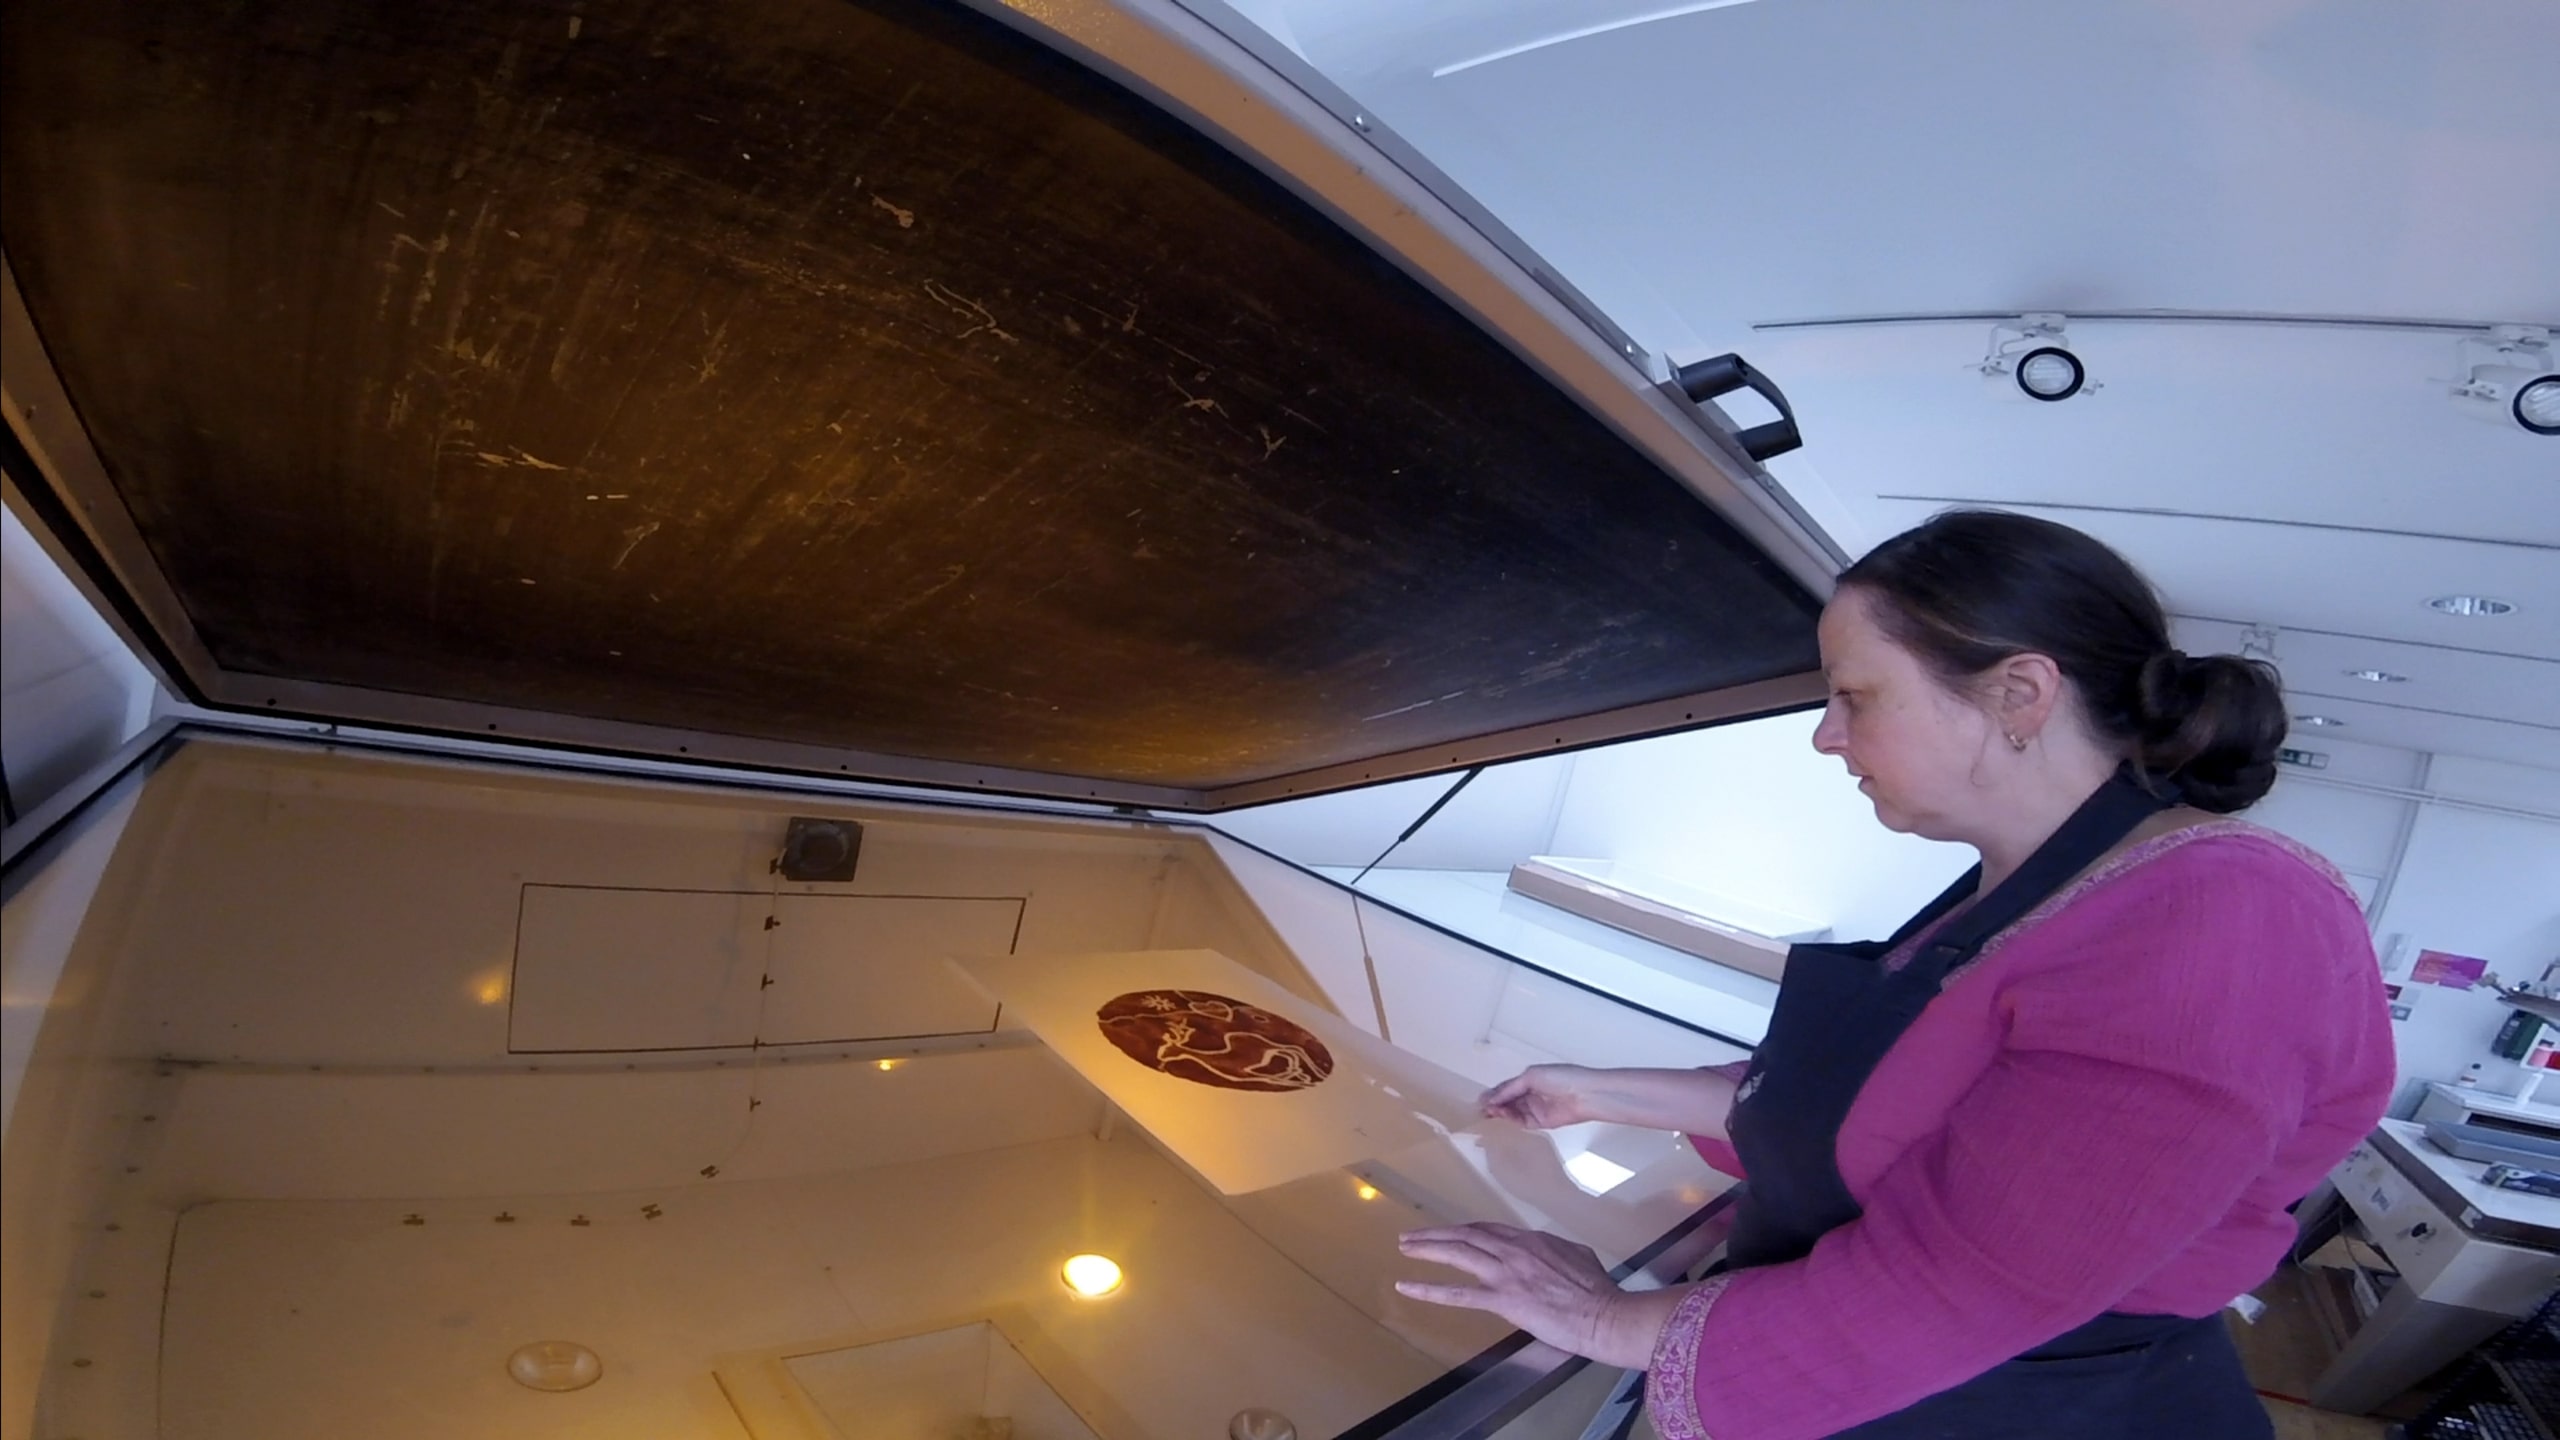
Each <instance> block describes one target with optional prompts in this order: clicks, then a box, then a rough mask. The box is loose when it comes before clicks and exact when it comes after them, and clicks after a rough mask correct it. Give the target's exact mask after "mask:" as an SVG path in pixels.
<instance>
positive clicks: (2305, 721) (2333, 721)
mask: <svg viewBox="0 0 2560 1440" xmlns="http://www.w3.org/2000/svg"><path fill="white" fill-rule="evenodd" d="M2293 723H2294V724H2296V725H2309V726H2312V727H2313V728H2315V729H2324V730H2334V729H2336V728H2337V727H2339V726H2341V725H2344V724H2346V723H2347V722H2346V721H2344V720H2340V719H2338V718H2336V717H2334V716H2330V715H2296V716H2294V717H2293Z"/></svg>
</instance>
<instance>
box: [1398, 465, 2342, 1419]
mask: <svg viewBox="0 0 2560 1440" xmlns="http://www.w3.org/2000/svg"><path fill="white" fill-rule="evenodd" d="M1820 637H1821V645H1822V657H1823V666H1824V670H1825V673H1826V674H1827V676H1828V677H1829V681H1830V685H1831V698H1830V703H1829V706H1828V708H1827V709H1826V710H1825V711H1824V713H1823V718H1822V723H1821V725H1820V727H1819V728H1818V729H1816V730H1815V732H1814V746H1815V748H1816V749H1818V750H1820V751H1822V752H1823V753H1825V754H1829V755H1837V756H1839V757H1840V758H1841V759H1842V760H1843V761H1844V762H1845V763H1846V764H1847V766H1848V769H1849V773H1850V774H1852V775H1854V776H1856V777H1857V780H1858V788H1859V790H1860V791H1861V792H1863V793H1864V794H1865V795H1866V796H1867V797H1868V798H1869V800H1870V801H1871V802H1872V803H1873V804H1874V806H1875V810H1876V818H1877V819H1879V820H1881V821H1882V822H1883V823H1884V824H1885V825H1887V826H1888V827H1890V828H1892V829H1895V830H1902V831H1907V832H1910V833H1913V834H1918V835H1925V836H1928V837H1930V838H1932V839H1939V840H1952V841H1959V842H1962V843H1964V844H1967V845H1970V846H1972V847H1973V848H1974V849H1975V850H1976V851H1978V852H1979V853H1980V855H1981V864H1980V865H1979V866H1978V867H1976V869H1975V870H1974V871H1973V872H1971V873H1968V874H1967V875H1966V876H1965V877H1964V878H1963V879H1961V880H1959V881H1958V882H1957V883H1956V885H1955V886H1954V887H1953V888H1952V889H1950V890H1949V891H1948V892H1947V893H1946V894H1945V895H1942V896H1940V897H1939V898H1938V900H1936V901H1935V902H1933V903H1932V904H1930V905H1929V906H1928V907H1927V908H1926V909H1924V910H1923V911H1922V912H1921V913H1920V914H1919V915H1917V916H1915V917H1914V918H1913V919H1912V921H1911V922H1910V924H1908V925H1906V926H1905V927H1904V929H1903V932H1902V933H1901V934H1899V935H1896V936H1895V937H1893V939H1891V940H1889V941H1883V942H1875V943H1865V944H1850V945H1809V946H1798V947H1796V949H1795V950H1794V952H1792V953H1791V954H1790V956H1789V959H1788V964H1787V971H1786V980H1785V982H1784V984H1783V985H1782V986H1781V987H1780V990H1779V995H1778V1002H1777V1007H1776V1010H1775V1012H1774V1014H1773V1015H1772V1017H1771V1021H1770V1026H1769V1032H1768V1035H1767V1038H1766V1039H1765V1040H1764V1041H1763V1042H1762V1044H1761V1046H1760V1048H1759V1049H1758V1051H1757V1052H1755V1053H1754V1055H1753V1056H1752V1058H1751V1060H1750V1062H1749V1064H1748V1068H1747V1070H1743V1069H1742V1067H1733V1068H1730V1069H1727V1070H1720V1071H1703V1072H1701V1071H1600V1070H1588V1069H1583V1068H1581V1067H1577V1066H1569V1065H1542V1066H1537V1067H1534V1068H1532V1069H1531V1070H1529V1071H1528V1072H1526V1073H1525V1074H1523V1075H1521V1076H1519V1077H1518V1078H1516V1079H1513V1080H1510V1081H1508V1082H1506V1083H1504V1084H1502V1085H1499V1086H1496V1087H1495V1088H1494V1089H1492V1090H1491V1091H1488V1092H1487V1093H1486V1095H1485V1107H1486V1110H1487V1113H1489V1114H1495V1115H1502V1116H1507V1117H1509V1118H1511V1119H1514V1120H1517V1121H1519V1122H1521V1123H1523V1124H1527V1125H1531V1126H1538V1127H1546V1126H1553V1125H1560V1124H1567V1123H1571V1122H1574V1121H1580V1120H1614V1121H1618V1122H1620V1123H1633V1124H1652V1125H1658V1126H1663V1127H1666V1128H1675V1129H1680V1130H1684V1131H1686V1132H1687V1133H1688V1134H1690V1135H1691V1136H1692V1137H1693V1138H1694V1139H1695V1140H1696V1141H1697V1142H1698V1143H1699V1148H1700V1150H1701V1151H1702V1152H1703V1153H1705V1154H1707V1155H1708V1157H1709V1158H1710V1159H1713V1160H1718V1161H1719V1163H1721V1164H1724V1165H1726V1166H1727V1168H1734V1169H1736V1170H1737V1171H1738V1173H1741V1174H1743V1175H1744V1176H1745V1178H1746V1179H1747V1181H1748V1186H1747V1189H1746V1191H1745V1193H1744V1197H1743V1199H1742V1201H1741V1202H1740V1203H1739V1204H1738V1205H1737V1207H1736V1218H1735V1226H1734V1232H1733V1237H1732V1240H1731V1242H1730V1244H1729V1246H1728V1252H1727V1253H1728V1268H1726V1269H1724V1270H1722V1271H1720V1272H1719V1273H1717V1274H1715V1275H1713V1276H1711V1277H1710V1278H1708V1279H1707V1280H1706V1281H1704V1282H1703V1283H1700V1284H1696V1285H1689V1286H1678V1287H1672V1288H1669V1289H1664V1290H1657V1291H1650V1292H1644V1293H1638V1294H1628V1293H1624V1292H1621V1291H1619V1290H1618V1289H1617V1288H1616V1287H1615V1286H1614V1285H1612V1284H1611V1283H1610V1282H1609V1281H1608V1279H1607V1277H1606V1275H1605V1273H1604V1272H1603V1271H1602V1270H1601V1268H1600V1266H1599V1263H1598V1261H1597V1260H1596V1259H1595V1258H1594V1257H1593V1256H1592V1254H1591V1252H1590V1251H1589V1250H1587V1249H1585V1248H1583V1247H1581V1246H1577V1245H1571V1244H1568V1243H1566V1242H1564V1241H1562V1240H1559V1239H1557V1238H1555V1237H1553V1236H1548V1235H1539V1234H1533V1233H1530V1232H1526V1231H1520V1230H1515V1229H1511V1228H1508V1227H1503V1226H1493V1225H1462V1226H1454V1227H1447V1228H1441V1229H1431V1230H1420V1231H1415V1232H1413V1233H1412V1234H1410V1235H1407V1236H1406V1237H1405V1238H1404V1246H1403V1248H1404V1253H1405V1254H1407V1255H1408V1256H1410V1257H1413V1258H1415V1259H1419V1260H1427V1261H1433V1262H1437V1263H1439V1264H1443V1265H1447V1266H1451V1267H1454V1268H1455V1269H1458V1270H1461V1271H1463V1272H1465V1273H1466V1274H1467V1275H1468V1276H1470V1277H1472V1278H1473V1280H1474V1281H1475V1283H1474V1284H1472V1285H1465V1284H1461V1285H1447V1284H1424V1283H1420V1282H1406V1283H1403V1284H1400V1285H1399V1286H1398V1288H1399V1289H1400V1290H1402V1291H1403V1292H1404V1293H1406V1294H1408V1295H1411V1296H1414V1297H1416V1298H1419V1299H1424V1300H1430V1301H1436V1302H1438V1303H1441V1304H1448V1305H1463V1306H1470V1307H1473V1308H1477V1309H1485V1310H1491V1311H1494V1312H1496V1313H1498V1314H1500V1315H1502V1316H1504V1317H1505V1318H1507V1319H1509V1320H1510V1321H1512V1322H1513V1323H1514V1324H1517V1325H1519V1326H1521V1327H1522V1328H1524V1329H1526V1330H1528V1331H1530V1332H1531V1333H1533V1334H1535V1335H1537V1336H1538V1337H1539V1338H1541V1339H1544V1340H1547V1341H1549V1342H1551V1343H1554V1344H1557V1345H1559V1346H1562V1347H1564V1348H1566V1349H1569V1350H1573V1351H1576V1352H1578V1353H1581V1354H1585V1355H1589V1356H1591V1357H1592V1358H1594V1359H1596V1360H1599V1361H1602V1362H1605V1363H1608V1364H1612V1365H1618V1366H1624V1367H1628V1368H1635V1367H1640V1366H1641V1367H1646V1368H1647V1369H1648V1370H1649V1375H1648V1377H1647V1381H1646V1393H1647V1401H1648V1407H1649V1409H1650V1412H1651V1414H1652V1416H1653V1420H1654V1424H1655V1426H1656V1427H1657V1428H1658V1429H1659V1430H1660V1431H1661V1433H1662V1434H1663V1436H1664V1437H1665V1440H1703V1437H1713V1440H1805V1437H1817V1436H1854V1437H1858V1440H1902V1437H1918V1436H1931V1437H1938V1436H1948V1437H1954V1436H1962V1437H1968V1440H1975V1437H2048V1436H2049V1437H2065V1436H2068V1437H2071V1440H2089V1437H2120V1440H2160V1437H2172V1436H2174V1437H2180V1440H2241V1437H2261V1436H2266V1435H2268V1434H2270V1433H2271V1431H2270V1428H2269V1423H2268V1420H2267V1417H2266V1415H2265V1413H2264V1411H2263V1409H2262V1408H2261V1407H2260V1406H2259V1404H2258V1403H2257V1400H2256V1397H2255V1396H2254V1395H2253V1394H2252V1393H2251V1390H2250V1387H2249V1385H2248V1383H2247V1381H2246V1380H2245V1379H2244V1378H2243V1377H2242V1375H2241V1370H2240V1365H2239V1359H2238V1356H2237V1354H2236V1353H2235V1352H2234V1350H2233V1349H2232V1346H2231V1342H2230V1339H2229V1336H2228V1335H2227V1334H2226V1333H2225V1331H2224V1330H2223V1328H2222V1322H2221V1319H2220V1315H2221V1311H2222V1309H2223V1307H2224V1306H2225V1305H2226V1304H2227V1303H2228V1302H2229V1301H2230V1300H2232V1299H2233V1298H2234V1297H2235V1296H2237V1295H2240V1294H2242V1293H2243V1292H2245V1291H2247V1290H2249V1289H2250V1288H2251V1287H2253V1286H2255V1285H2256V1284H2258V1283H2259V1282H2260V1281H2262V1280H2263V1279H2264V1278H2265V1277H2266V1276H2267V1274H2268V1273H2269V1272H2270V1271H2271V1270H2272V1268H2273V1266H2274V1264H2275V1263H2276V1261H2277V1260H2278V1258H2279V1257H2281V1256H2282V1254H2283V1253H2284V1251H2285V1249H2286V1246H2287V1245H2288V1244H2289V1243H2290V1241H2291V1239H2292V1235H2293V1227H2292V1224H2291V1221H2290V1220H2289V1218H2288V1217H2287V1215H2286V1213H2285V1207H2286V1206H2288V1205H2289V1204H2291V1203H2292V1202H2294V1201H2296V1200H2298V1199H2300V1198H2301V1197H2302V1196H2303V1195H2304V1194H2305V1193H2306V1192H2308V1191H2309V1190H2310V1188H2311V1187H2312V1185H2313V1184H2314V1183H2315V1182H2317V1181H2318V1180H2319V1179H2320V1178H2321V1176H2322V1175H2323V1174H2325V1173H2326V1172H2327V1171H2328V1170H2329V1169H2330V1168H2331V1167H2332V1166H2334V1165H2335V1164H2337V1162H2338V1161H2339V1160H2340V1159H2342V1158H2343V1157H2344V1156H2345V1155H2346V1153H2347V1151H2348V1149H2349V1148H2350V1147H2352V1146H2353V1145H2354V1144H2355V1143H2356V1141H2357V1140H2358V1139H2359V1138H2361V1137H2362V1136H2363V1135H2364V1134H2365V1133H2366V1132H2367V1131H2368V1130H2370V1129H2371V1128H2372V1126H2373V1124H2374V1122H2375V1121H2376V1120H2377V1119H2379V1118H2380V1117H2381V1115H2382V1111H2383V1107H2384V1104H2385V1101H2386V1099H2387V1098H2388V1095H2389V1092H2390V1089H2391V1086H2392V1081H2393V1064H2392V1056H2391V1036H2390V1028H2389V1022H2388V1020H2387V1019H2386V1007H2385V1002H2384V999H2383V995H2382V985H2381V976H2380V973H2379V967H2378V966H2377V965H2376V964H2375V961H2374V956H2373V951H2372V948H2371V945H2370V942H2369V941H2368V939H2367V936H2366V933H2365V928H2364V923H2363V918H2362V916H2361V915H2360V914H2359V913H2358V909H2357V906H2356V902H2355V899H2354V897H2353V896H2352V895H2351V894H2350V893H2349V892H2348V891H2347V889H2346V887H2345V885H2344V884H2343V882H2341V881H2340V879H2339V878H2338V876H2337V874H2336V872H2335V871H2333V870H2331V869H2330V868H2329V867H2328V866H2327V865H2326V864H2325V863H2323V862H2322V861H2321V860H2319V859H2318V858H2317V857H2316V856H2313V855H2312V854H2310V853H2309V852H2307V851H2305V850H2303V849H2301V848H2300V847H2299V846H2296V845H2294V844H2293V843H2291V842H2290V841H2287V840H2285V839H2283V838H2282V837H2280V836H2278V835H2276V834H2274V833H2272V832H2270V831H2267V830H2264V829H2261V828H2258V827H2256V826H2252V825H2248V824H2246V823H2244V822H2240V821H2236V820H2228V819H2224V818H2222V817H2223V816H2226V815H2228V814H2230V813H2231V812H2233V811H2237V810H2240V809H2242V808H2244V807H2246V806H2247V805H2249V804H2251V803H2252V802H2254V801H2256V800H2257V799H2258V798H2259V797H2260V796H2262V795H2264V794H2265V793H2266V791H2267V789H2268V787H2269V786H2270V785H2271V784H2272V783H2273V781H2274V775H2275V763H2274V762H2275V751H2276V746H2277V744H2278V743H2279V742H2280V741H2281V740H2282V739H2283V736H2284V730H2285V714H2284V708H2283V702H2282V697H2281V695H2280V693H2279V691H2278V690H2277V687H2276V682H2275V679H2274V677H2273V675H2272V674H2271V673H2269V672H2268V671H2267V670H2266V669H2264V668H2263V667H2261V666H2258V665H2255V664H2253V663H2251V662H2248V661H2244V660H2240V659H2238V658H2235V657H2232V656H2204V657H2191V656H2187V655H2183V654H2180V653H2179V652H2178V651H2176V650H2174V649H2172V648H2171V647H2170V644H2169V637H2168V627H2167V622H2166V619H2165V617H2164V616H2163V614H2162V612H2161V608H2160V604H2159V601H2158V599H2157V598H2156V597H2155V596H2154V595H2153V593H2152V592H2151V589H2150V587H2149V586H2148V585H2147V584H2146V583H2145V582H2144V581H2143V579H2142V578H2141V576H2139V575H2138V574H2136V573H2135V571H2134V570H2133V569H2132V567H2131V566H2129V565H2127V564H2126V563H2125V561H2124V560H2123V558H2122V557H2120V556H2118V555H2117V554H2115V552H2113V551H2112V550H2109V549H2108V548H2106V547H2105V546H2104V545H2101V544H2099V543H2098V542H2097V541H2095V540H2092V539H2090V538H2089V537H2088V536H2086V535H2082V534H2081V533H2079V532H2078V531H2076V530H2071V529H2069V528H2066V527H2064V526H2060V525H2054V524H2051V523H2048V522H2045V521H2041V520H2034V519H2029V518H2026V517H2023V516H2016V515H2005V514H1996V513H1987V512H1959V513H1954V514H1948V515H1942V516H1940V517H1938V518H1937V519H1934V520H1932V521H1930V522H1929V523H1927V524H1925V525H1923V526H1921V527H1920V528H1918V529H1917V530H1913V531H1911V532H1909V533H1906V534H1904V535H1901V536H1898V537H1896V538H1894V539H1892V540H1889V541H1887V542H1885V544H1884V545H1882V546H1881V547H1879V548H1878V549H1877V550H1876V551H1875V552H1874V553H1872V554H1870V555H1868V556H1867V557H1866V558H1865V559H1863V560H1861V561H1859V562H1858V564H1856V565H1855V566H1853V567H1851V568H1850V570H1849V571H1848V572H1847V573H1846V574H1845V575H1843V576H1842V577H1841V581H1840V587H1839V591H1838V594H1837V595H1836V596H1835V597H1834V599H1833V600H1832V602H1831V604H1830V606H1829V607H1828V608H1827V609H1825V610H1824V612H1823V615H1822V623H1821V630H1820ZM1737 1072H1739V1073H1737ZM1728 1140H1729V1144H1730V1148H1729V1149H1727V1148H1726V1143H1725V1142H1727V1141H1728Z"/></svg>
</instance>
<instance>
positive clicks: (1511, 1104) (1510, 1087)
mask: <svg viewBox="0 0 2560 1440" xmlns="http://www.w3.org/2000/svg"><path fill="white" fill-rule="evenodd" d="M1533 1093H1534V1087H1533V1086H1532V1085H1531V1083H1530V1080H1529V1076H1528V1073H1527V1072H1526V1071H1523V1072H1522V1073H1520V1074H1518V1075H1514V1076H1512V1077H1511V1078H1510V1079H1508V1080H1505V1081H1503V1082H1502V1083H1501V1084H1499V1085H1496V1086H1494V1087H1493V1088H1492V1089H1490V1090H1487V1091H1486V1092H1484V1094H1483V1095H1481V1096H1479V1097H1477V1100H1476V1108H1478V1109H1480V1110H1482V1111H1483V1112H1484V1113H1485V1114H1487V1115H1508V1116H1510V1117H1511V1118H1512V1119H1514V1120H1517V1119H1519V1118H1520V1106H1521V1102H1523V1101H1525V1100H1527V1099H1529V1098H1530V1097H1531V1095H1532V1094H1533Z"/></svg>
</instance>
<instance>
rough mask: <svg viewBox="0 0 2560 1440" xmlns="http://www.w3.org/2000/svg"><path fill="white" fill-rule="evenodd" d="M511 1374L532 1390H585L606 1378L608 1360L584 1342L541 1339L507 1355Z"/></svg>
mask: <svg viewBox="0 0 2560 1440" xmlns="http://www.w3.org/2000/svg"><path fill="white" fill-rule="evenodd" d="M507 1375H508V1377H509V1378H510V1379H512V1380H514V1381H515V1382H516V1383H517V1384H519V1385H522V1386H523V1387H525V1388H526V1389H528V1390H549V1391H552V1392H555V1393H557V1392H561V1391H567V1390H584V1389H586V1388H587V1387H588V1386H590V1385H593V1384H594V1383H596V1382H597V1381H598V1380H601V1379H603V1378H604V1362H603V1361H602V1360H599V1359H597V1358H596V1352H594V1351H593V1350H590V1349H588V1348H587V1347H586V1346H584V1345H573V1344H571V1343H569V1342H568V1341H566V1340H537V1341H535V1342H533V1343H532V1344H530V1345H527V1346H526V1347H524V1348H523V1349H521V1350H518V1351H517V1352H516V1353H514V1354H513V1355H510V1356H508V1357H507Z"/></svg>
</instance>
